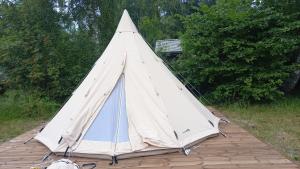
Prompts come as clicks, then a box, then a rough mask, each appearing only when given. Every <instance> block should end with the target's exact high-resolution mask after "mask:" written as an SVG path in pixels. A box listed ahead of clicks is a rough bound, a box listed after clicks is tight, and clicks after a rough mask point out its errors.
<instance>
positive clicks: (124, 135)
mask: <svg viewBox="0 0 300 169" xmlns="http://www.w3.org/2000/svg"><path fill="white" fill-rule="evenodd" d="M124 90H125V89H124V77H123V76H122V77H121V78H120V80H119V81H118V82H117V84H116V86H115V88H114V89H113V91H112V93H111V95H110V96H109V97H108V98H107V100H106V102H105V103H104V105H103V107H102V109H101V110H100V112H99V113H98V115H97V117H96V119H95V120H94V121H93V123H92V124H91V126H90V128H89V129H88V131H87V132H86V134H85V136H84V138H83V140H91V141H110V142H113V143H116V142H127V141H129V138H128V120H127V112H126V104H125V91H124Z"/></svg>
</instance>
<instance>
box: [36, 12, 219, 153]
mask: <svg viewBox="0 0 300 169" xmlns="http://www.w3.org/2000/svg"><path fill="white" fill-rule="evenodd" d="M122 75H124V85H125V87H124V90H125V101H126V112H127V118H128V136H129V142H122V143H118V142H109V141H108V142H101V141H91V140H84V139H83V136H84V135H85V132H87V130H88V129H89V126H90V125H91V124H92V123H93V120H94V119H95V118H96V117H97V114H98V113H99V112H101V111H100V110H101V108H102V106H103V105H104V103H105V101H106V100H107V98H108V97H109V96H110V94H111V92H112V91H113V89H114V87H115V86H116V84H117V82H118V79H119V78H120V77H121V76H122ZM116 104H117V103H116ZM100 115H101V114H100ZM218 123H219V118H217V117H215V116H214V115H213V114H212V113H211V112H210V111H209V110H208V109H207V108H206V107H205V106H204V105H203V104H201V103H200V102H199V101H198V99H197V98H195V97H194V96H193V95H192V94H191V93H190V92H189V91H188V90H187V88H186V87H185V86H184V85H183V84H182V83H181V82H180V81H179V80H178V79H177V78H176V77H175V76H174V75H173V74H172V73H171V71H170V70H168V68H167V67H166V66H165V65H164V63H163V61H162V60H161V59H160V58H159V57H158V56H157V55H156V54H155V53H154V52H153V51H152V50H151V48H150V47H149V46H148V45H147V43H146V42H145V41H144V39H143V37H142V36H141V35H140V34H139V33H138V31H137V29H136V27H135V25H134V24H133V22H132V20H131V19H130V16H129V14H128V12H127V11H126V10H125V11H124V13H123V16H122V18H121V21H120V23H119V25H118V28H117V30H116V33H115V34H114V36H113V38H112V40H111V42H110V43H109V45H108V46H107V48H106V49H105V51H104V53H103V54H102V56H101V57H100V58H99V59H98V60H97V62H96V63H95V65H94V67H93V68H92V70H91V71H90V72H89V74H88V76H87V77H86V78H85V79H84V81H83V82H82V83H81V84H80V86H79V87H78V88H77V89H76V90H75V91H74V92H73V95H72V97H71V98H70V99H69V100H68V102H67V103H66V104H65V105H64V106H63V107H62V108H61V110H60V111H59V112H58V114H57V115H56V116H55V117H54V118H53V119H52V120H51V121H50V122H49V123H48V124H47V125H46V126H45V128H44V130H43V131H42V132H40V133H39V134H38V135H37V136H36V137H35V138H36V139H37V140H39V141H40V142H42V143H43V144H45V145H46V146H47V147H49V149H50V150H51V151H53V152H60V153H61V152H64V151H65V150H66V149H67V147H70V149H69V151H72V152H74V153H76V154H80V153H82V154H98V155H101V154H104V155H109V156H114V155H120V154H125V153H134V152H142V151H151V150H158V149H166V148H182V147H184V146H187V145H189V144H191V143H192V142H195V141H197V140H200V139H202V138H206V137H208V136H211V135H214V134H217V133H219V129H218ZM61 138H62V139H61ZM59 140H61V141H60V142H59Z"/></svg>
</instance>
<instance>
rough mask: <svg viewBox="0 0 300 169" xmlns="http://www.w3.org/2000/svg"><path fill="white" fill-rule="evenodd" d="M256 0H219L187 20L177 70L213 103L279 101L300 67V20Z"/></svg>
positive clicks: (203, 7) (202, 8)
mask: <svg viewBox="0 0 300 169" xmlns="http://www.w3.org/2000/svg"><path fill="white" fill-rule="evenodd" d="M251 3H252V1H248V2H247V1H240V0H232V1H225V0H220V1H217V4H216V5H213V6H211V7H208V6H205V5H203V6H202V7H201V8H200V9H199V11H198V12H195V13H193V14H192V15H190V16H188V17H186V18H185V21H184V24H185V29H186V30H185V33H184V35H183V36H182V41H183V48H184V53H183V55H182V56H181V57H180V58H179V59H178V60H177V62H176V64H175V65H176V68H177V70H178V71H179V72H180V73H181V74H183V75H184V76H185V77H187V80H188V81H190V82H191V83H192V84H193V85H195V86H197V87H198V88H199V89H200V90H201V91H205V92H207V93H206V94H208V96H209V97H210V98H211V99H212V100H213V101H215V102H231V101H237V100H239V101H243V102H248V101H254V102H257V101H259V102H264V101H272V100H276V99H277V98H278V97H280V96H282V95H283V93H282V92H281V91H280V90H279V87H280V86H281V84H282V83H283V81H284V80H285V79H286V78H287V77H288V76H289V74H290V73H291V72H292V71H294V70H295V69H296V68H297V67H298V68H299V65H297V64H295V60H294V59H295V56H296V54H297V53H296V52H299V46H300V37H299V31H300V21H299V20H297V19H295V18H293V17H294V16H288V15H284V14H282V13H280V12H277V11H276V10H274V9H273V8H259V7H251Z"/></svg>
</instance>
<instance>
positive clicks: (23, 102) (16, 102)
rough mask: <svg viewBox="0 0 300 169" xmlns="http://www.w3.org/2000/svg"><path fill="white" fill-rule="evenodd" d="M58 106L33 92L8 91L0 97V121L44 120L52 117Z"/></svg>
mask: <svg viewBox="0 0 300 169" xmlns="http://www.w3.org/2000/svg"><path fill="white" fill-rule="evenodd" d="M58 106H59V105H58V104H57V103H56V102H54V101H51V100H49V99H47V98H41V97H40V95H39V94H38V93H36V92H34V91H27V92H25V91H21V90H8V91H6V92H5V93H4V94H3V95H2V96H1V97H0V119H1V120H5V119H6V120H11V119H24V118H32V119H39V120H45V119H48V118H49V117H51V116H53V114H54V113H55V112H56V111H57V109H58Z"/></svg>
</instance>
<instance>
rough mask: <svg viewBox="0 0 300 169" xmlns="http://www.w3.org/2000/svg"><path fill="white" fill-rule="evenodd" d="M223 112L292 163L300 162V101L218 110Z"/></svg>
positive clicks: (226, 107) (291, 99) (237, 106)
mask: <svg viewBox="0 0 300 169" xmlns="http://www.w3.org/2000/svg"><path fill="white" fill-rule="evenodd" d="M218 108H219V109H220V110H221V111H223V112H224V113H225V115H226V116H227V117H228V118H229V119H231V120H232V121H234V122H236V123H238V124H239V125H240V126H242V127H243V128H245V129H247V130H248V131H250V132H251V133H252V134H254V135H255V136H256V137H258V138H260V139H261V140H263V141H265V142H267V143H270V144H272V145H273V146H274V147H275V148H276V149H277V150H279V151H281V152H282V153H283V154H285V155H286V156H287V157H288V158H290V159H291V160H294V161H297V162H299V161H300V97H297V96H293V97H288V98H285V99H284V100H280V101H278V102H276V103H272V104H266V105H251V106H241V105H238V104H233V105H226V106H219V107H218Z"/></svg>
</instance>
